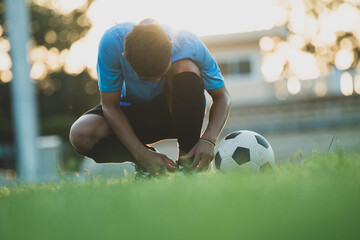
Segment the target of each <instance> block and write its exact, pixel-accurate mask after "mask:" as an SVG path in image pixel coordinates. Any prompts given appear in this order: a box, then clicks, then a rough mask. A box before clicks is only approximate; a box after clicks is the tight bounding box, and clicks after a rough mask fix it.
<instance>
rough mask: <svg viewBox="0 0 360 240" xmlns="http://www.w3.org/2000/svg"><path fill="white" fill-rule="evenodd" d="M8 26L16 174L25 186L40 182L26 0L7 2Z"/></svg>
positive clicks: (35, 107) (35, 109)
mask: <svg viewBox="0 0 360 240" xmlns="http://www.w3.org/2000/svg"><path fill="white" fill-rule="evenodd" d="M5 23H6V28H7V32H8V37H9V40H10V45H11V50H10V55H11V60H12V63H13V65H12V72H13V80H12V82H11V95H12V109H13V120H14V132H15V139H16V156H17V172H18V175H19V176H20V178H21V179H22V180H23V181H24V182H27V183H29V182H36V181H37V175H36V171H37V162H38V158H39V153H38V148H37V146H36V143H37V136H38V121H37V116H38V115H37V105H36V95H35V86H34V83H33V81H32V80H31V79H30V71H29V70H30V65H29V62H28V57H27V52H28V48H29V47H30V46H29V40H30V27H29V26H30V14H29V8H28V5H27V1H26V0H5Z"/></svg>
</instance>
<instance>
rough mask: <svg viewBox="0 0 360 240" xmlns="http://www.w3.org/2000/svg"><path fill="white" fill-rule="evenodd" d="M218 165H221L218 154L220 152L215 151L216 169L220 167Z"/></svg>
mask: <svg viewBox="0 0 360 240" xmlns="http://www.w3.org/2000/svg"><path fill="white" fill-rule="evenodd" d="M220 166H221V156H220V153H219V152H217V153H216V155H215V167H216V168H217V169H220Z"/></svg>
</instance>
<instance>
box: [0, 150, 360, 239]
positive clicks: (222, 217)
mask: <svg viewBox="0 0 360 240" xmlns="http://www.w3.org/2000/svg"><path fill="white" fill-rule="evenodd" d="M0 239H1V240H12V239H49V240H50V239H51V240H56V239H86V240H89V239H99V240H100V239H144V240H145V239H146V240H147V239H181V240H183V239H206V240H210V239H301V240H304V239H316V240H319V239H360V157H359V155H358V154H355V153H354V154H352V153H344V152H341V151H336V152H333V153H330V154H314V155H313V156H310V157H307V158H305V159H304V160H303V161H302V162H301V163H296V164H295V163H291V162H290V163H288V164H284V165H281V166H279V167H277V168H276V169H269V170H267V171H266V172H263V173H260V174H255V173H241V174H240V173H239V172H230V173H226V174H223V173H204V174H196V175H192V176H173V175H172V176H166V177H162V178H160V179H152V180H133V179H132V178H127V179H113V180H104V179H99V178H95V179H93V180H89V181H86V182H81V181H70V180H64V181H62V182H60V183H50V184H44V185H37V186H34V185H22V184H19V185H17V186H13V187H9V188H6V187H0Z"/></svg>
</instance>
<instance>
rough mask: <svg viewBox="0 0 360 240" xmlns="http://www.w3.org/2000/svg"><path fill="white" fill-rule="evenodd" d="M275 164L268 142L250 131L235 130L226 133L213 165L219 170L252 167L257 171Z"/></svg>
mask: <svg viewBox="0 0 360 240" xmlns="http://www.w3.org/2000/svg"><path fill="white" fill-rule="evenodd" d="M269 165H270V166H272V167H273V166H274V165H275V157H274V152H273V150H272V147H271V145H270V143H269V142H268V141H267V140H266V139H265V138H264V137H263V136H261V135H260V134H258V133H255V132H252V131H246V130H241V131H236V132H233V133H230V134H229V135H227V136H226V137H225V138H224V139H223V140H222V141H221V142H220V145H219V148H218V150H217V151H216V155H215V167H216V168H217V169H220V170H224V171H226V170H229V169H251V170H252V169H253V170H256V171H259V170H260V169H262V168H264V167H266V166H269Z"/></svg>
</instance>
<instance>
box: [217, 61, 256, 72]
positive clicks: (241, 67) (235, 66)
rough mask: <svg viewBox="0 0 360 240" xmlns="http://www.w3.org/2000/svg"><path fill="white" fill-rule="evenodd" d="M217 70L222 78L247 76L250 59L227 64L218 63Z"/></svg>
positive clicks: (249, 68)
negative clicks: (218, 69)
mask: <svg viewBox="0 0 360 240" xmlns="http://www.w3.org/2000/svg"><path fill="white" fill-rule="evenodd" d="M219 68H220V70H221V73H222V74H223V75H224V76H226V75H227V76H229V75H249V74H251V62H250V59H239V60H235V61H234V60H233V61H229V62H220V63H219Z"/></svg>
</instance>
